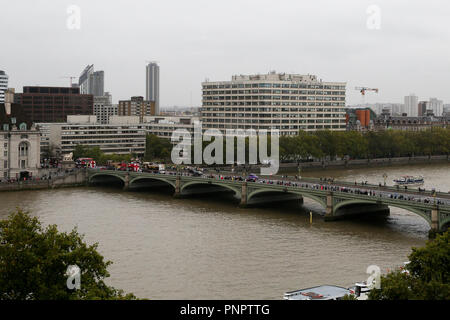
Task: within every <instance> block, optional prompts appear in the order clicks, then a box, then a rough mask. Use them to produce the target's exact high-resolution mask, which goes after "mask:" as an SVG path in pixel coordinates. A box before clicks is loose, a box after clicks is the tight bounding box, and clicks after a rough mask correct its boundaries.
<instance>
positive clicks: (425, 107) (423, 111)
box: [418, 101, 428, 117]
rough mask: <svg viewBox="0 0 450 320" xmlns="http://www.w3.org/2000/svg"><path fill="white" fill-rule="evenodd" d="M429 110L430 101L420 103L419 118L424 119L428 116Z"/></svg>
mask: <svg viewBox="0 0 450 320" xmlns="http://www.w3.org/2000/svg"><path fill="white" fill-rule="evenodd" d="M427 110H428V101H420V102H419V108H418V116H419V117H423V116H425V115H426V114H427Z"/></svg>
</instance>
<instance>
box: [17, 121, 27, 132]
mask: <svg viewBox="0 0 450 320" xmlns="http://www.w3.org/2000/svg"><path fill="white" fill-rule="evenodd" d="M19 130H24V131H25V130H27V124H26V123H25V122H22V123H21V124H20V125H19Z"/></svg>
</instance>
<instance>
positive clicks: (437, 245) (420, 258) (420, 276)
mask: <svg viewBox="0 0 450 320" xmlns="http://www.w3.org/2000/svg"><path fill="white" fill-rule="evenodd" d="M449 238H450V231H447V232H445V233H444V234H442V235H437V236H436V238H435V239H434V240H429V241H427V243H426V245H425V247H423V248H413V249H412V253H411V254H410V255H409V260H410V263H409V264H408V265H407V266H406V269H407V270H408V272H409V274H408V273H404V272H401V271H399V270H396V271H394V272H390V273H388V274H387V275H384V276H382V277H381V284H380V289H374V290H372V291H371V292H370V294H369V299H372V300H450V245H449Z"/></svg>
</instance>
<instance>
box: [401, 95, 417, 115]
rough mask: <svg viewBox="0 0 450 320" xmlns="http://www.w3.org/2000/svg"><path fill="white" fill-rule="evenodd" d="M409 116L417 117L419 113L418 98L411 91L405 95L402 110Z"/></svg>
mask: <svg viewBox="0 0 450 320" xmlns="http://www.w3.org/2000/svg"><path fill="white" fill-rule="evenodd" d="M403 112H404V113H406V114H407V115H408V116H409V117H417V116H418V115H419V98H418V97H417V96H416V95H415V94H413V93H411V94H410V95H409V96H406V97H405V109H404V111H403Z"/></svg>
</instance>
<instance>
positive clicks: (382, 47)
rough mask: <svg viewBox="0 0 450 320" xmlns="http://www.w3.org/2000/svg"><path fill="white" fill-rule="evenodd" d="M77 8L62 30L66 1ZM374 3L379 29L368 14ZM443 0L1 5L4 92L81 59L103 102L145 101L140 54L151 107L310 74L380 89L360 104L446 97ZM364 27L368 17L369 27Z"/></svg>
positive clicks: (449, 73) (56, 75) (449, 77)
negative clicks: (153, 95) (76, 20)
mask: <svg viewBox="0 0 450 320" xmlns="http://www.w3.org/2000/svg"><path fill="white" fill-rule="evenodd" d="M70 5H76V6H78V7H79V8H80V10H81V15H80V17H81V20H80V27H81V28H80V29H79V30H77V29H72V30H71V29H69V28H68V27H67V19H68V18H69V14H68V13H67V8H68V6H70ZM370 5H376V6H378V7H379V8H380V10H381V11H380V12H381V16H380V29H369V28H368V27H367V20H368V18H370V17H371V14H368V13H367V12H366V10H367V8H368V7H369V6H370ZM449 17H450V1H448V0H428V1H424V0H421V1H414V0H390V1H389V0H386V1H384V0H374V1H366V0H340V1H337V0H316V1H301V0H277V1H275V0H258V1H250V0H227V1H216V0H189V1H187V0H164V1H162V0H158V1H155V0H148V1H137V0H128V1H122V0H121V1H118V0H109V1H108V0H90V1H85V0H69V1H66V0H20V1H10V0H0V30H1V31H2V41H1V45H0V70H5V71H6V72H7V74H8V75H9V76H10V87H15V88H16V90H17V91H19V92H22V86H24V85H38V84H39V85H50V86H51V85H55V86H56V85H60V86H63V85H68V84H69V79H63V78H61V77H63V76H77V77H78V76H79V75H80V73H81V71H82V70H83V69H84V67H85V66H86V65H87V64H94V65H95V69H96V70H104V71H105V90H106V91H110V92H111V94H112V95H113V101H114V102H116V101H118V100H119V99H128V98H129V97H130V96H135V95H142V96H145V91H144V87H145V64H146V60H156V61H158V62H159V64H160V73H161V75H160V77H161V79H160V82H161V93H160V95H161V106H162V107H165V106H173V105H178V106H181V105H183V106H188V105H190V104H191V96H192V104H193V105H194V106H199V105H200V103H201V82H202V81H204V80H205V78H209V79H210V80H211V81H214V80H229V79H230V78H231V76H232V75H233V74H251V73H267V72H268V71H270V70H276V71H278V72H287V73H291V72H292V73H300V74H307V73H310V74H315V75H317V76H318V77H319V78H321V79H323V80H324V81H345V82H347V103H348V104H356V103H360V102H361V97H360V95H359V94H358V92H357V91H355V90H354V87H355V86H368V87H376V88H379V89H380V92H379V94H378V95H375V94H370V93H369V94H368V95H367V97H366V102H374V101H379V102H403V96H405V95H408V94H409V93H415V94H417V95H418V96H419V98H420V99H428V98H429V97H438V98H440V99H443V100H444V102H445V103H450V19H449ZM372 25H373V24H372Z"/></svg>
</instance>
